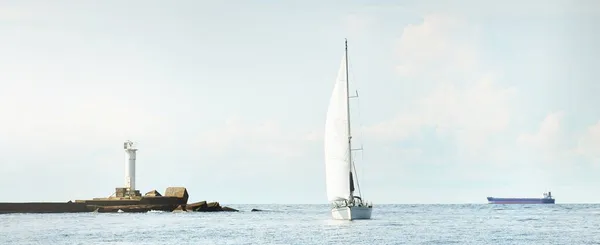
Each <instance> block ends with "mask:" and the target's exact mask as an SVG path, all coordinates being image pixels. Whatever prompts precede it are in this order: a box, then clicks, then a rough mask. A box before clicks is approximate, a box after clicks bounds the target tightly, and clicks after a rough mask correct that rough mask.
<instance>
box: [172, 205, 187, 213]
mask: <svg viewBox="0 0 600 245" xmlns="http://www.w3.org/2000/svg"><path fill="white" fill-rule="evenodd" d="M185 211H186V208H185V206H184V205H179V206H177V208H175V209H174V210H173V212H185Z"/></svg>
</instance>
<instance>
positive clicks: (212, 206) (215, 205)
mask: <svg viewBox="0 0 600 245" xmlns="http://www.w3.org/2000/svg"><path fill="white" fill-rule="evenodd" d="M206 211H208V212H214V211H222V208H221V204H219V202H209V203H207V204H206Z"/></svg>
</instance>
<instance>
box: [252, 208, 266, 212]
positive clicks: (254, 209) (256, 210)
mask: <svg viewBox="0 0 600 245" xmlns="http://www.w3.org/2000/svg"><path fill="white" fill-rule="evenodd" d="M260 211H263V210H260V209H256V208H253V209H252V210H250V212H260Z"/></svg>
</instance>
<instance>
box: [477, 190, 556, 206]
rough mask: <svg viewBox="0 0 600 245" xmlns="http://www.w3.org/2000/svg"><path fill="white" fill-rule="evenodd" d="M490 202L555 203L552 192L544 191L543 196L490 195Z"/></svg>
mask: <svg viewBox="0 0 600 245" xmlns="http://www.w3.org/2000/svg"><path fill="white" fill-rule="evenodd" d="M487 200H488V203H489V204H554V201H555V200H554V198H553V197H552V192H548V193H544V197H543V198H510V197H488V198H487Z"/></svg>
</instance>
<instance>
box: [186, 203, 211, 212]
mask: <svg viewBox="0 0 600 245" xmlns="http://www.w3.org/2000/svg"><path fill="white" fill-rule="evenodd" d="M207 207H208V205H207V204H206V201H201V202H195V203H191V204H188V205H186V209H187V210H189V211H199V210H200V209H206V208H207Z"/></svg>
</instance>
